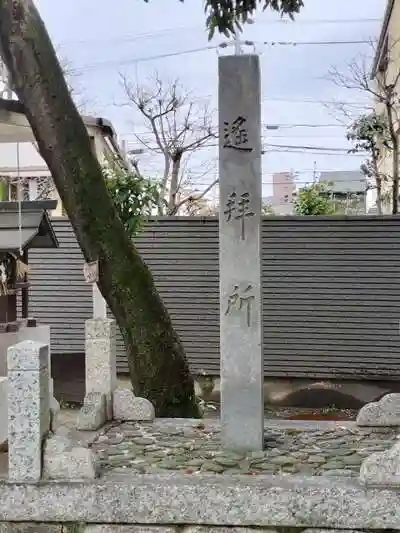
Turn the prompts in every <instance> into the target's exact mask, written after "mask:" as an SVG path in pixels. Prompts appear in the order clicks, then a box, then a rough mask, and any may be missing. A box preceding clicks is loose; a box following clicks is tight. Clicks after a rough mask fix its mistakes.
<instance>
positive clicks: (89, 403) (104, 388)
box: [78, 318, 117, 430]
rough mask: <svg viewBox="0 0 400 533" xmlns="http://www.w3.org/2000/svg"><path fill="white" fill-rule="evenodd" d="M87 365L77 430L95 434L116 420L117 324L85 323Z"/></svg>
mask: <svg viewBox="0 0 400 533" xmlns="http://www.w3.org/2000/svg"><path fill="white" fill-rule="evenodd" d="M85 364H86V395H85V402H84V406H83V407H82V410H81V412H80V413H79V416H78V426H79V428H80V429H87V430H89V429H92V430H95V429H98V428H99V427H100V426H101V425H103V424H104V423H105V422H106V421H107V420H112V418H113V393H114V391H115V389H116V388H117V370H116V323H115V320H113V319H109V318H93V319H90V320H86V323H85Z"/></svg>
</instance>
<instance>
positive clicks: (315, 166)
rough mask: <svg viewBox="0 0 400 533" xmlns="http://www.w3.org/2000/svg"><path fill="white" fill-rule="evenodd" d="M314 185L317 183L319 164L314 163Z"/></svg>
mask: <svg viewBox="0 0 400 533" xmlns="http://www.w3.org/2000/svg"><path fill="white" fill-rule="evenodd" d="M313 183H314V184H315V183H317V162H316V161H314V166H313Z"/></svg>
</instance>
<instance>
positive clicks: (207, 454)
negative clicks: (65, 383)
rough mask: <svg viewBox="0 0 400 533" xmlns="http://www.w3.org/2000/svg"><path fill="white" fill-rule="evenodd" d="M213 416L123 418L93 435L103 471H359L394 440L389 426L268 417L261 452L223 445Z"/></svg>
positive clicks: (319, 473)
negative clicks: (147, 420) (143, 420)
mask: <svg viewBox="0 0 400 533" xmlns="http://www.w3.org/2000/svg"><path fill="white" fill-rule="evenodd" d="M220 437H221V434H220V426H219V423H218V422H216V421H204V422H199V421H194V420H192V421H189V420H186V421H184V420H162V419H160V420H156V421H154V422H152V423H134V422H125V423H122V424H120V425H113V426H111V427H109V428H106V429H105V430H104V431H103V432H101V433H100V434H99V435H98V436H97V437H96V438H95V440H94V441H93V443H92V445H91V446H92V449H93V451H95V452H96V455H97V459H98V462H99V466H100V470H101V472H102V473H104V474H105V473H122V472H125V473H126V471H127V470H134V471H136V472H138V473H155V472H160V471H164V472H166V471H170V472H174V471H179V472H180V473H186V474H197V473H210V474H233V475H235V474H237V475H239V474H241V475H243V474H247V475H257V474H270V475H272V474H276V475H285V474H286V475H289V474H300V475H304V476H335V477H336V476H340V477H342V476H346V477H355V476H358V473H359V470H360V466H361V463H362V461H363V460H364V459H365V458H366V457H367V456H368V455H371V454H372V453H375V452H381V451H385V450H387V449H389V448H390V447H392V446H393V445H394V444H395V443H396V442H397V432H396V431H395V430H393V429H390V428H378V429H374V430H373V429H371V428H358V427H357V426H356V425H355V424H353V423H349V422H347V423H340V422H338V423H325V424H318V423H311V422H309V423H303V424H301V423H298V422H297V421H296V422H294V421H293V422H292V423H290V422H289V421H285V422H283V421H282V422H281V421H266V430H265V443H264V450H263V451H262V452H252V453H247V454H241V453H233V452H227V451H224V450H222V448H221V439H220Z"/></svg>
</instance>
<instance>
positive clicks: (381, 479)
mask: <svg viewBox="0 0 400 533" xmlns="http://www.w3.org/2000/svg"><path fill="white" fill-rule="evenodd" d="M360 481H361V483H364V484H365V485H384V486H395V487H399V486H400V443H398V444H395V445H394V446H393V447H392V448H390V449H389V450H387V451H385V452H379V453H373V454H372V455H370V456H369V457H367V458H366V459H365V460H364V462H363V463H362V465H361V469H360Z"/></svg>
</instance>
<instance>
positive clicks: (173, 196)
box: [168, 152, 182, 215]
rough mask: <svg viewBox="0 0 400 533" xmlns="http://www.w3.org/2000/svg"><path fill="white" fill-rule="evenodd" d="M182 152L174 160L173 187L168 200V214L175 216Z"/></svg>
mask: <svg viewBox="0 0 400 533" xmlns="http://www.w3.org/2000/svg"><path fill="white" fill-rule="evenodd" d="M181 161H182V152H178V153H177V154H176V155H175V156H174V158H173V160H172V172H171V187H170V190H169V198H168V214H169V215H175V213H176V211H175V207H176V196H177V194H178V188H179V170H180V168H181Z"/></svg>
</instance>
